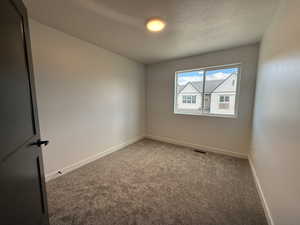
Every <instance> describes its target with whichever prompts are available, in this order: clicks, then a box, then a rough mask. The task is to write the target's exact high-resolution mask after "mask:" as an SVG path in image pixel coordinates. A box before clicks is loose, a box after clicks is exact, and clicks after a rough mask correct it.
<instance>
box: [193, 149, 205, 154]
mask: <svg viewBox="0 0 300 225" xmlns="http://www.w3.org/2000/svg"><path fill="white" fill-rule="evenodd" d="M194 152H197V153H200V154H206V153H207V152H206V151H203V150H199V149H194Z"/></svg>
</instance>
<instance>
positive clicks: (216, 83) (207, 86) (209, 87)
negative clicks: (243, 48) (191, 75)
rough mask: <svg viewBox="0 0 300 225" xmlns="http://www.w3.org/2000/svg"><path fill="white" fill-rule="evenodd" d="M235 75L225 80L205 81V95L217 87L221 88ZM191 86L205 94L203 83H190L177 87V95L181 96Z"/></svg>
mask: <svg viewBox="0 0 300 225" xmlns="http://www.w3.org/2000/svg"><path fill="white" fill-rule="evenodd" d="M233 74H234V73H232V74H231V75H230V76H228V77H227V78H226V79H224V80H206V81H205V93H212V92H213V91H214V90H215V89H216V88H217V87H219V86H220V85H221V84H222V83H224V82H225V81H226V80H227V79H229V78H230V77H231V76H232V75H233ZM189 84H191V85H192V86H193V87H194V88H195V89H196V90H198V91H199V92H203V81H190V82H188V83H186V84H185V85H178V86H177V93H178V94H179V93H180V92H181V91H182V90H183V89H184V88H185V87H186V86H188V85H189Z"/></svg>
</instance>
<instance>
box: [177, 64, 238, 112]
mask: <svg viewBox="0 0 300 225" xmlns="http://www.w3.org/2000/svg"><path fill="white" fill-rule="evenodd" d="M239 76H240V65H239V64H235V65H228V66H220V67H210V68H203V69H193V70H186V71H178V72H176V73H175V96H174V100H175V101H174V113H178V114H192V115H215V116H228V117H232V116H236V114H237V113H236V112H237V107H236V100H237V98H238V93H237V90H238V84H239Z"/></svg>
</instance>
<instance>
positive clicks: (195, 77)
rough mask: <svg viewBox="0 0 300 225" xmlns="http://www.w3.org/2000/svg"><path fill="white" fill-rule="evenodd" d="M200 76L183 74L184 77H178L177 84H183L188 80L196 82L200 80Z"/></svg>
mask: <svg viewBox="0 0 300 225" xmlns="http://www.w3.org/2000/svg"><path fill="white" fill-rule="evenodd" d="M202 78H203V77H202V76H184V77H178V80H177V82H178V84H179V85H185V84H186V83H188V82H196V81H202Z"/></svg>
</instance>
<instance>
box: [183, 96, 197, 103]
mask: <svg viewBox="0 0 300 225" xmlns="http://www.w3.org/2000/svg"><path fill="white" fill-rule="evenodd" d="M196 97H197V96H196V95H183V96H182V103H183V104H196Z"/></svg>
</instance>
